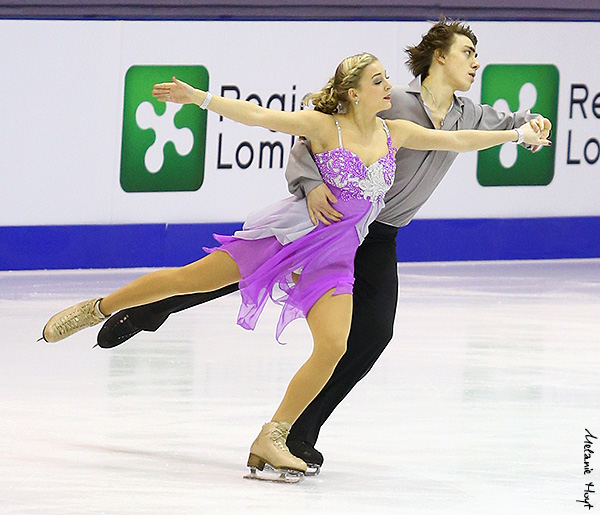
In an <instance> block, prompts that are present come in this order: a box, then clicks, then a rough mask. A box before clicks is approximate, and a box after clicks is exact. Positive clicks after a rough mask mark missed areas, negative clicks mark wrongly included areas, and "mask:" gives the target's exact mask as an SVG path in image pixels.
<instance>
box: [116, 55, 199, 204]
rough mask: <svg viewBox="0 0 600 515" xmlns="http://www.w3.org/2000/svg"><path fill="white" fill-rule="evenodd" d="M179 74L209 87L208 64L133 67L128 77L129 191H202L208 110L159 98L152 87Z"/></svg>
mask: <svg viewBox="0 0 600 515" xmlns="http://www.w3.org/2000/svg"><path fill="white" fill-rule="evenodd" d="M174 76H175V77H177V78H178V79H181V80H183V81H185V82H187V83H188V84H191V85H193V86H194V87H196V88H200V89H204V90H208V71H207V70H206V68H205V67H204V66H132V67H131V68H129V70H127V74H126V75H125V101H124V108H123V143H122V147H121V187H122V188H123V189H124V190H125V191H127V192H139V191H196V190H197V189H199V188H200V186H202V182H203V181H204V154H205V148H206V111H203V110H201V109H198V106H196V105H191V104H188V105H182V104H174V103H171V102H166V103H165V102H158V101H157V100H155V99H154V98H153V97H152V86H153V85H154V84H156V83H159V82H171V81H172V78H173V77H174Z"/></svg>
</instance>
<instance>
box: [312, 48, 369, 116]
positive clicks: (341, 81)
mask: <svg viewBox="0 0 600 515" xmlns="http://www.w3.org/2000/svg"><path fill="white" fill-rule="evenodd" d="M376 61H378V59H377V57H375V56H374V55H373V54H369V53H367V52H363V53H362V54H357V55H351V56H350V57H346V59H344V60H343V61H342V62H341V63H340V64H339V65H338V67H337V69H336V70H335V75H334V76H333V77H331V79H329V81H328V82H327V84H325V86H324V87H323V88H322V89H321V91H318V92H316V93H310V94H308V95H306V97H304V100H303V101H304V104H305V105H308V103H309V102H310V103H312V105H313V106H314V109H315V111H320V112H322V113H326V114H332V113H339V112H345V111H346V110H347V109H348V104H349V99H348V90H349V89H351V88H356V87H357V86H358V83H359V81H360V78H361V76H362V72H363V70H364V69H365V68H366V67H367V66H369V65H370V64H372V63H374V62H376Z"/></svg>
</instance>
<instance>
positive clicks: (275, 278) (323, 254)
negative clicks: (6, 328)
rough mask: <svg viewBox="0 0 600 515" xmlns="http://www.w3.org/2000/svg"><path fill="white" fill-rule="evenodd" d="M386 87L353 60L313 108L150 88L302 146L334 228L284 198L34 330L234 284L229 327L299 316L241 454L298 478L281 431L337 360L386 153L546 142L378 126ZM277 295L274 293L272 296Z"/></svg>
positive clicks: (386, 180)
mask: <svg viewBox="0 0 600 515" xmlns="http://www.w3.org/2000/svg"><path fill="white" fill-rule="evenodd" d="M390 89H391V84H390V82H389V81H388V79H387V77H386V72H385V70H384V68H383V66H382V65H381V63H380V62H379V61H378V60H377V59H376V58H375V57H374V56H373V55H371V54H368V53H363V54H359V55H355V56H351V57H348V58H346V59H344V60H343V61H342V62H341V63H340V64H339V66H338V67H337V70H336V72H335V75H334V76H333V77H332V78H331V79H330V80H329V82H328V83H327V85H326V86H325V87H324V88H323V89H322V90H321V91H319V92H318V93H315V94H313V95H311V96H310V99H311V101H312V104H313V106H314V110H303V111H296V112H283V111H277V110H271V109H266V108H263V107H260V106H257V105H256V104H254V103H251V102H246V101H241V100H233V99H228V98H223V97H218V96H213V95H211V94H210V93H209V92H206V91H200V90H197V89H194V88H193V87H191V86H190V85H188V84H185V83H184V82H181V81H179V80H177V79H175V78H173V82H171V83H163V84H157V85H155V86H154V90H153V92H152V93H153V95H154V96H155V97H156V99H157V100H159V101H163V102H165V101H170V102H177V103H182V104H190V103H194V104H197V105H198V106H200V108H202V109H207V108H208V109H210V110H211V111H214V112H215V113H217V114H219V115H222V116H225V117H227V118H231V119H232V120H235V121H238V122H241V123H244V124H246V125H252V126H262V127H265V128H267V129H271V130H276V131H280V132H284V133H287V134H294V135H297V136H304V137H306V138H309V139H310V140H311V143H312V149H313V151H314V153H315V154H314V158H315V162H316V164H317V166H318V168H319V171H320V173H321V175H322V176H323V179H324V181H325V182H326V183H327V185H328V186H329V187H330V189H331V191H332V192H333V194H334V195H335V196H336V197H337V198H338V199H339V200H338V203H337V204H336V209H337V210H338V211H340V212H341V213H342V214H343V215H344V217H343V219H342V221H340V222H338V223H336V224H333V225H325V224H323V223H320V224H319V225H318V226H314V225H313V223H312V222H311V220H310V217H309V214H308V210H307V207H306V199H305V198H303V199H298V198H296V197H291V198H289V199H287V200H284V201H282V202H279V203H278V204H275V205H273V206H270V207H268V208H266V209H264V210H262V211H260V212H257V213H254V214H252V215H250V217H249V219H248V220H247V221H246V223H245V224H244V227H243V229H242V230H241V231H237V232H236V233H234V234H233V236H218V235H216V236H215V237H216V239H217V240H218V241H219V242H220V243H221V246H220V247H217V248H214V249H208V252H209V254H208V255H207V256H206V257H204V258H202V259H200V260H198V261H195V262H193V263H191V264H189V265H186V266H184V267H181V268H171V269H164V270H159V271H156V272H152V273H149V274H147V275H144V276H142V277H140V278H138V279H136V280H135V281H133V282H131V283H129V284H127V285H126V286H124V287H123V288H121V289H119V290H117V291H115V292H113V293H111V294H110V295H108V296H106V297H104V298H101V299H93V300H89V301H85V302H82V303H80V304H77V305H75V306H72V307H70V308H68V309H66V310H64V311H61V312H60V313H58V314H56V315H55V316H53V317H52V318H51V319H50V320H49V321H48V323H47V324H46V326H45V327H44V330H43V338H44V339H45V340H46V341H47V342H57V341H59V340H62V339H64V338H66V337H67V336H70V335H72V334H74V333H75V332H77V331H79V330H81V329H83V328H85V327H89V326H92V325H95V324H97V323H99V322H101V321H102V320H103V319H104V318H106V317H107V316H109V315H110V314H111V313H114V312H116V311H119V310H122V309H125V308H129V307H133V306H138V305H142V304H148V303H149V302H153V301H156V300H160V299H163V298H167V297H171V296H173V295H181V294H185V293H192V292H208V291H213V290H216V289H218V288H221V287H223V286H226V285H229V284H232V283H235V282H238V281H239V282H240V292H241V297H242V305H241V307H240V311H239V314H238V324H240V325H241V326H242V327H244V328H246V329H253V328H254V327H255V325H256V322H257V319H258V317H259V316H260V314H261V312H262V310H263V307H264V305H265V303H266V301H267V298H268V297H271V298H272V299H273V300H274V301H275V302H277V303H278V304H280V305H282V311H281V316H280V318H279V322H278V324H277V329H276V337H277V339H278V340H279V336H280V334H281V332H282V330H283V329H284V328H285V326H286V325H287V324H289V322H291V321H292V320H293V319H295V318H298V317H305V318H306V320H307V322H308V325H309V327H310V331H311V333H312V336H313V340H314V348H313V352H312V354H311V356H310V357H309V358H308V360H307V361H306V363H304V365H302V367H301V368H300V369H299V370H298V372H297V373H296V374H295V375H294V377H293V378H292V380H291V382H290V384H289V386H288V388H287V391H286V393H285V395H284V397H283V400H282V401H281V404H280V405H279V407H278V408H277V411H276V412H275V414H274V415H273V418H272V419H271V422H269V423H267V424H265V425H264V426H263V428H262V431H261V432H260V434H259V435H258V437H257V438H256V440H255V441H254V443H253V444H252V446H251V448H250V457H249V459H248V466H249V467H250V469H251V471H252V474H251V477H259V476H256V475H255V472H256V469H259V470H261V471H262V470H263V469H264V466H265V464H268V465H270V466H271V467H272V468H274V469H276V470H277V471H278V472H279V473H281V480H285V481H299V480H301V479H302V478H303V474H304V472H305V471H306V463H305V462H304V461H302V460H301V459H299V458H297V457H295V456H294V455H293V454H291V453H290V452H289V450H288V448H287V446H286V444H285V442H286V438H287V434H288V432H289V429H290V427H291V425H292V424H293V423H294V422H295V421H296V419H297V418H298V417H299V416H300V414H301V413H302V412H303V410H304V409H305V408H306V406H307V405H308V404H309V403H310V402H311V401H312V400H313V398H314V397H315V396H316V395H317V394H318V393H319V392H320V390H321V388H322V387H323V385H325V383H326V382H327V381H328V379H329V377H330V376H331V374H332V373H333V370H334V368H335V366H336V364H337V363H338V361H339V360H340V358H341V357H342V355H343V354H344V352H345V348H346V340H347V337H348V332H349V328H350V321H351V312H352V297H351V295H352V285H353V282H354V274H353V272H354V270H353V262H354V255H355V252H356V249H357V248H358V245H359V244H360V242H361V241H362V239H363V238H364V237H365V235H366V233H367V228H368V226H369V224H370V223H371V222H372V221H373V220H374V219H375V217H376V216H377V214H378V213H379V211H380V210H381V208H382V207H383V198H384V195H385V193H386V191H387V190H388V189H389V187H390V186H391V184H392V182H393V178H394V172H395V159H394V156H395V152H396V150H397V148H399V147H401V146H405V147H408V148H412V149H416V150H430V149H438V150H450V151H455V152H465V151H471V150H480V149H484V148H488V147H491V146H495V145H499V144H502V143H506V142H509V141H515V142H517V143H520V142H522V141H523V138H524V140H525V141H526V142H527V143H530V144H535V145H538V144H542V145H548V144H550V143H549V141H548V140H547V139H546V136H547V133H544V131H542V128H541V127H538V128H537V132H536V129H534V128H532V126H531V125H530V124H526V125H523V126H522V127H521V128H519V129H515V130H507V131H452V132H447V131H438V130H432V129H425V128H423V127H421V126H419V125H416V124H414V123H412V122H408V121H405V120H389V121H387V123H386V122H384V121H383V120H382V119H380V118H378V117H377V116H376V115H377V113H378V112H380V111H384V110H386V109H389V108H390V106H391V103H390V97H389V92H390ZM276 286H277V287H278V289H279V290H280V296H279V297H276V296H275V295H276V294H275V292H274V288H275V287H276Z"/></svg>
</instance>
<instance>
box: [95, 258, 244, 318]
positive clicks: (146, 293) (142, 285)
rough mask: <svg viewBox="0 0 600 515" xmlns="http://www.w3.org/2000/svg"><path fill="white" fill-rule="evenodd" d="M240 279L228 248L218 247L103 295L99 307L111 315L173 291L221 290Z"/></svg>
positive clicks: (160, 298) (178, 292)
mask: <svg viewBox="0 0 600 515" xmlns="http://www.w3.org/2000/svg"><path fill="white" fill-rule="evenodd" d="M240 279H241V275H240V270H239V268H238V266H237V263H236V262H235V261H234V260H233V258H232V257H231V256H230V255H229V254H227V252H223V251H215V252H213V253H212V254H209V255H208V256H205V257H203V258H202V259H199V260H198V261H194V262H193V263H190V264H189V265H186V266H182V267H180V268H165V269H164V270H157V271H156V272H150V273H149V274H146V275H143V276H142V277H139V278H138V279H136V280H134V281H132V282H130V283H129V284H126V285H125V286H123V287H122V288H119V289H118V290H116V291H115V292H113V293H111V294H110V295H107V296H106V297H104V298H103V299H102V301H101V302H100V306H99V307H100V311H102V313H103V314H104V315H110V314H111V313H114V312H115V311H120V310H121V309H126V308H132V307H134V306H141V305H143V304H148V303H150V302H154V301H157V300H162V299H166V298H167V297H172V296H173V295H182V294H185V293H201V292H207V291H213V290H218V289H219V288H222V287H223V286H227V285H229V284H233V283H236V282H238V281H239V280H240Z"/></svg>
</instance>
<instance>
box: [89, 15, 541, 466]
mask: <svg viewBox="0 0 600 515" xmlns="http://www.w3.org/2000/svg"><path fill="white" fill-rule="evenodd" d="M476 45H477V38H476V37H475V35H474V34H473V32H472V31H471V29H470V28H469V27H468V26H467V25H465V24H463V23H460V22H457V21H449V20H446V19H443V18H442V19H441V20H440V21H439V22H438V23H436V24H434V25H433V26H432V27H431V29H430V30H429V31H428V32H427V34H425V35H424V36H423V39H422V40H421V42H420V43H419V44H418V45H416V46H413V47H408V48H407V49H406V51H407V53H408V56H409V59H408V61H407V64H408V67H409V68H410V70H411V71H412V73H413V74H414V76H415V79H414V80H413V81H412V82H411V83H410V84H409V85H407V86H396V87H394V88H393V89H392V92H391V99H392V108H391V109H390V110H389V111H387V112H385V113H383V114H382V115H383V117H384V118H390V119H395V118H401V119H406V120H411V121H413V122H415V123H418V124H420V125H422V126H424V127H429V128H432V127H434V128H436V129H440V130H457V129H458V128H460V129H497V130H502V129H513V128H515V127H519V126H520V125H522V124H523V123H526V122H527V121H531V122H532V123H535V124H539V125H543V127H544V129H545V130H547V131H549V130H550V123H549V122H548V121H547V120H543V123H542V122H539V121H533V120H535V119H537V115H531V114H529V113H516V114H504V113H499V112H497V111H495V110H494V109H492V108H491V107H490V106H484V105H479V104H475V103H473V102H472V101H471V100H470V99H468V98H463V97H457V96H456V95H455V92H456V91H467V90H468V89H469V88H470V87H471V85H472V84H473V82H474V80H475V76H476V73H477V70H478V69H479V62H478V60H477V53H476V51H475V47H476ZM456 156H457V154H455V153H453V152H446V151H415V150H409V149H405V148H402V149H400V150H399V151H398V153H397V154H396V167H397V172H396V178H395V182H394V184H393V185H392V188H391V189H390V190H389V192H388V194H387V195H386V206H385V208H384V209H383V210H382V212H381V213H380V215H379V217H378V218H377V220H376V221H375V222H373V223H372V224H371V225H370V226H369V234H368V236H367V237H366V239H365V240H364V242H363V243H362V245H361V246H360V247H359V249H358V252H357V254H356V258H355V262H354V276H355V283H354V297H353V315H352V327H351V330H350V336H349V338H348V345H347V351H346V354H345V355H344V356H343V358H342V359H341V360H340V362H339V363H338V365H337V367H336V369H335V372H334V373H333V375H332V377H331V378H330V380H329V381H328V383H327V384H326V385H325V387H324V388H323V390H322V391H321V392H320V393H319V395H318V396H317V397H316V398H315V399H314V400H313V401H312V403H311V404H310V405H309V406H308V407H307V408H306V410H305V411H304V412H303V414H302V415H301V416H300V418H299V419H298V420H297V421H296V422H295V423H294V425H293V427H292V429H291V432H290V435H289V437H288V440H287V444H288V447H289V449H290V451H291V452H292V453H293V454H295V455H296V456H298V457H299V458H302V459H303V460H304V461H305V462H306V463H307V464H308V465H309V468H310V469H312V471H313V473H318V471H319V468H320V466H321V465H322V463H323V456H322V455H321V453H319V452H318V451H317V450H316V449H315V448H314V445H315V443H316V441H317V438H318V436H319V431H320V429H321V426H322V425H323V423H324V422H325V421H326V420H327V418H328V417H329V415H331V413H332V412H333V410H334V409H335V408H336V406H337V405H338V404H339V403H340V402H341V401H342V400H343V399H344V398H345V396H346V395H347V394H348V393H349V392H350V390H352V388H353V387H354V386H355V385H356V383H358V381H360V380H361V379H362V378H363V377H364V376H365V375H366V374H367V373H368V372H369V371H370V369H371V367H372V366H373V365H374V363H375V362H376V361H377V359H378V358H379V356H380V354H381V353H382V352H383V350H384V349H385V348H386V346H387V344H388V343H389V342H390V340H391V338H392V333H393V326H394V318H395V314H396V303H397V296H398V274H397V266H396V265H397V257H396V235H397V233H398V228H399V227H403V226H405V225H407V224H408V223H409V222H410V221H411V220H412V218H413V217H414V216H415V214H416V213H417V211H418V210H419V208H420V207H421V206H422V205H423V204H424V203H425V201H426V200H427V199H428V198H429V197H430V196H431V194H432V193H433V191H434V190H435V188H436V187H437V185H438V184H439V183H440V181H441V180H442V178H443V177H444V176H445V174H446V172H447V171H448V169H449V168H450V165H451V164H452V163H453V161H454V159H455V158H456ZM286 178H287V180H288V183H289V189H290V191H291V192H292V193H294V194H295V195H297V196H303V195H306V197H307V203H308V209H309V213H310V216H311V219H312V220H313V223H315V224H318V223H319V222H322V223H325V224H330V223H335V222H336V221H338V220H340V219H341V216H342V215H341V214H340V213H339V212H337V211H336V210H335V207H334V205H335V202H336V199H335V197H334V196H333V195H332V193H331V191H330V190H329V188H328V187H327V186H326V185H325V184H324V183H323V180H322V178H321V176H320V175H319V173H318V170H317V168H316V165H315V164H314V162H313V160H312V158H311V154H310V151H309V149H308V144H307V143H304V142H297V143H296V145H295V146H294V148H293V149H292V152H291V154H290V159H289V163H288V167H287V170H286ZM236 289H237V286H236V285H234V286H229V287H226V288H223V289H221V290H218V291H216V292H211V293H208V294H204V293H203V294H194V295H189V296H180V297H173V298H171V299H166V300H164V301H160V302H157V303H154V304H149V305H147V306H140V307H137V308H132V309H127V310H124V311H122V312H119V313H117V314H115V315H114V316H112V317H111V318H110V319H109V320H108V321H107V322H106V323H105V325H104V327H103V328H102V330H101V331H100V333H99V334H98V344H99V345H100V346H101V347H105V348H107V347H114V346H116V345H119V344H120V343H123V342H124V341H126V340H127V339H129V338H131V337H132V336H134V335H135V334H137V333H138V332H140V331H143V330H145V331H155V330H156V329H158V327H160V326H161V325H162V324H163V323H164V321H165V320H166V319H167V317H168V316H169V315H170V314H171V313H175V312H178V311H181V310H183V309H187V308H188V307H192V306H195V305H197V304H202V303H204V302H206V301H209V300H212V299H214V298H217V297H220V296H222V295H226V294H228V293H230V292H232V291H235V290H236Z"/></svg>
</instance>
